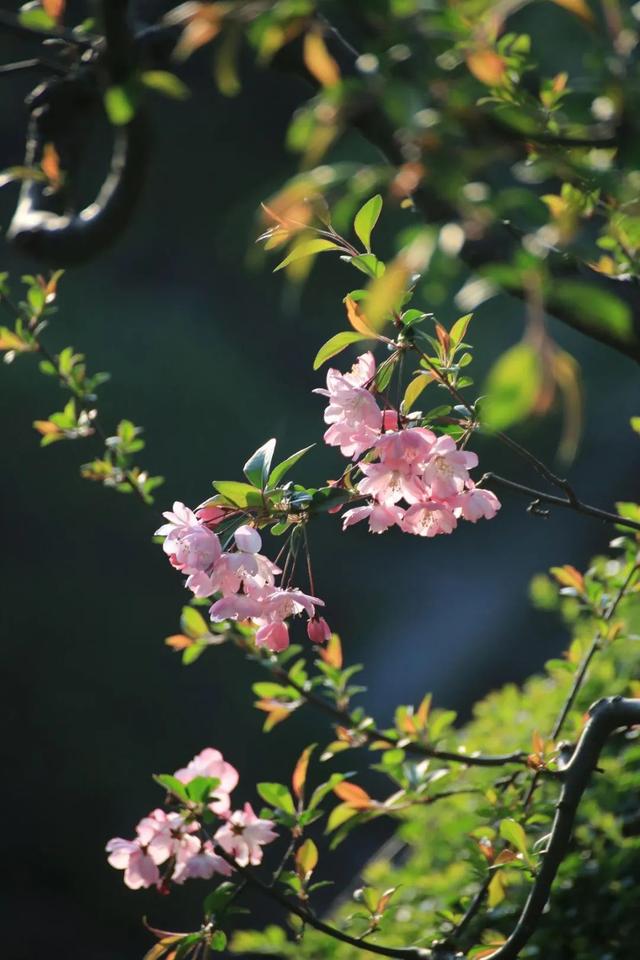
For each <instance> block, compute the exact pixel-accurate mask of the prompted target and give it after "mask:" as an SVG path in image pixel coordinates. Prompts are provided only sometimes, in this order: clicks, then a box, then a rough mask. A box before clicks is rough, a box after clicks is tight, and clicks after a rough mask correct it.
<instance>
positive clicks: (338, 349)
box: [313, 330, 367, 370]
mask: <svg viewBox="0 0 640 960" xmlns="http://www.w3.org/2000/svg"><path fill="white" fill-rule="evenodd" d="M366 339H367V337H366V336H365V335H364V334H363V333H355V332H354V333H352V332H351V331H350V330H345V331H343V332H342V333H336V335H335V337H331V339H330V340H327V342H326V343H325V344H323V345H322V346H321V347H320V349H319V350H318V352H317V354H316V356H315V359H314V361H313V369H314V370H319V369H320V367H321V366H322V364H323V363H326V362H327V360H330V359H331V358H332V357H335V356H337V355H338V354H339V353H342V351H343V350H345V349H346V348H347V347H348V346H349V345H350V344H352V343H358V342H359V341H360V340H366Z"/></svg>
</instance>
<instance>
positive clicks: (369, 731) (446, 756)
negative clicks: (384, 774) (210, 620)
mask: <svg viewBox="0 0 640 960" xmlns="http://www.w3.org/2000/svg"><path fill="white" fill-rule="evenodd" d="M261 662H262V663H263V664H264V665H265V666H266V667H267V669H268V670H270V671H271V673H272V674H273V676H275V677H277V679H278V680H280V681H281V682H282V683H283V684H286V685H287V686H289V687H292V688H293V689H294V690H295V691H296V692H297V693H299V694H300V696H301V697H302V698H303V700H304V701H305V702H306V703H308V704H310V705H311V706H313V707H315V708H316V709H318V710H321V711H322V712H323V713H326V714H328V716H330V717H331V718H332V719H333V720H335V721H336V722H337V723H339V724H340V726H343V727H347V728H352V727H354V726H357V725H356V724H355V721H354V720H353V717H352V716H351V714H350V713H349V712H348V711H347V710H341V709H340V708H339V707H336V706H334V705H333V704H332V703H330V702H329V701H328V700H325V699H324V697H319V696H317V694H315V693H313V691H311V690H307V689H305V687H303V686H302V685H301V684H299V683H297V682H296V681H295V680H292V679H291V677H290V676H289V674H288V673H287V671H286V670H283V669H282V667H278V666H273V665H272V664H270V663H269V662H268V661H267V660H262V661H261ZM358 735H361V736H363V737H364V738H365V739H366V740H367V741H369V742H373V741H376V740H377V741H383V742H386V743H388V744H389V746H390V747H397V746H398V745H399V744H398V741H397V740H394V739H393V738H392V737H389V735H388V734H386V733H385V732H384V731H383V730H379V729H378V728H377V727H374V726H370V727H365V728H361V729H358ZM402 749H403V750H406V752H407V753H412V754H414V755H417V756H420V757H432V758H433V759H436V760H443V761H445V762H447V763H462V764H464V765H465V766H469V767H502V766H505V765H506V764H508V763H524V762H525V761H526V759H527V754H526V753H524V752H522V751H520V752H517V753H505V754H499V755H496V756H493V755H483V754H464V753H453V752H451V751H448V750H438V749H436V748H435V747H429V746H427V745H426V744H422V743H418V742H417V741H416V740H409V741H407V742H403V743H402Z"/></svg>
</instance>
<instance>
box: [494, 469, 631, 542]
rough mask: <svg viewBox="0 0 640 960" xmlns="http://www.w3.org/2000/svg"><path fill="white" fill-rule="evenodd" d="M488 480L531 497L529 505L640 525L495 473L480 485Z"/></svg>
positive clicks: (623, 525) (619, 522) (621, 523)
mask: <svg viewBox="0 0 640 960" xmlns="http://www.w3.org/2000/svg"><path fill="white" fill-rule="evenodd" d="M485 480H488V481H490V482H491V483H497V484H498V485H499V486H501V487H505V488H506V489H507V490H513V491H515V492H516V493H521V494H524V496H525V497H531V498H532V501H533V503H532V504H531V505H530V507H531V506H534V504H537V503H538V502H540V503H548V504H550V505H551V506H554V507H562V508H563V509H564V510H573V511H574V512H575V513H581V514H584V515H585V516H588V517H596V519H598V520H603V521H604V522H605V523H614V524H616V525H617V526H620V527H628V528H629V529H630V530H640V523H638V522H637V521H636V520H629V519H627V518H626V517H621V516H619V515H618V514H617V513H609V511H608V510H601V509H600V508H599V507H592V506H590V505H589V504H588V503H583V502H582V500H578V499H577V497H575V495H574V498H573V499H570V498H569V497H567V498H566V499H565V498H564V497H557V496H555V495H554V494H551V493H544V492H543V491H541V490H534V488H533V487H527V486H525V484H523V483H516V481H515V480H507V478H506V477H500V476H498V474H497V473H485V474H484V476H483V477H482V479H481V481H480V483H482V482H483V481H485Z"/></svg>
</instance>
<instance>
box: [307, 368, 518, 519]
mask: <svg viewBox="0 0 640 960" xmlns="http://www.w3.org/2000/svg"><path fill="white" fill-rule="evenodd" d="M375 372H376V363H375V359H374V357H373V354H371V353H370V352H368V353H365V354H363V355H362V356H361V357H359V358H358V360H357V361H356V363H355V364H354V366H353V367H352V369H351V371H350V373H346V374H342V373H340V372H339V371H338V370H329V372H328V374H327V389H326V390H316V391H314V392H315V393H321V394H323V395H324V396H327V397H328V398H329V404H328V406H327V408H326V410H325V414H324V419H325V422H326V423H328V424H330V426H329V429H328V430H327V431H326V433H325V435H324V439H325V441H326V442H327V443H328V444H329V445H331V446H338V447H340V450H341V452H342V453H343V454H344V456H346V457H349V458H351V459H353V460H357V459H358V458H359V457H361V456H362V455H363V454H364V453H368V455H367V457H366V458H365V459H363V460H360V461H359V463H358V468H359V470H360V471H361V473H362V474H363V475H364V476H363V478H362V479H361V480H360V481H359V482H358V484H357V491H358V493H359V494H361V495H362V496H363V497H366V498H367V501H368V502H367V503H366V504H364V505H363V506H360V507H355V508H353V509H352V510H347V511H346V513H345V514H344V516H343V527H344V528H345V529H346V527H349V526H351V525H352V524H354V523H358V522H359V521H360V520H365V519H367V520H368V522H369V529H370V530H371V532H372V533H383V532H384V531H385V530H387V529H388V528H389V527H391V526H393V525H397V526H399V527H400V529H401V530H403V531H404V532H405V533H413V534H416V535H417V536H421V537H435V536H436V535H437V534H439V533H451V532H452V530H454V529H455V527H456V526H457V523H458V520H459V519H464V520H470V521H471V522H472V523H475V522H476V521H477V520H479V519H481V518H482V517H484V518H486V519H491V518H492V517H494V516H495V515H496V513H497V511H498V510H499V509H500V502H499V500H498V498H497V497H496V496H495V494H493V493H492V492H491V491H490V490H485V489H482V488H479V487H476V485H475V484H474V482H473V480H472V479H471V478H470V476H469V470H471V469H472V468H473V467H476V466H477V465H478V457H477V456H476V454H475V453H468V452H466V451H464V450H459V449H458V447H457V446H456V443H455V441H454V440H453V439H452V438H451V437H450V436H446V435H445V436H441V437H436V435H435V434H434V433H433V432H432V431H431V430H427V429H426V428H425V427H419V426H411V427H405V428H404V429H398V418H397V414H396V413H395V411H386V412H385V413H383V411H382V410H381V409H380V408H379V406H378V404H377V403H376V400H375V397H374V396H373V394H372V393H371V392H370V391H369V389H367V386H368V385H370V384H371V383H372V382H373V379H374V377H375ZM374 458H375V459H374Z"/></svg>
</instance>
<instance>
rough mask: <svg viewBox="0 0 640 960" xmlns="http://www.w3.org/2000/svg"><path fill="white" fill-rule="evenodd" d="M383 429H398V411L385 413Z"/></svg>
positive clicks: (383, 415) (383, 414) (390, 410)
mask: <svg viewBox="0 0 640 960" xmlns="http://www.w3.org/2000/svg"><path fill="white" fill-rule="evenodd" d="M382 429H383V431H387V430H397V429H398V411H397V410H392V409H389V410H384V411H383V413H382Z"/></svg>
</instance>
